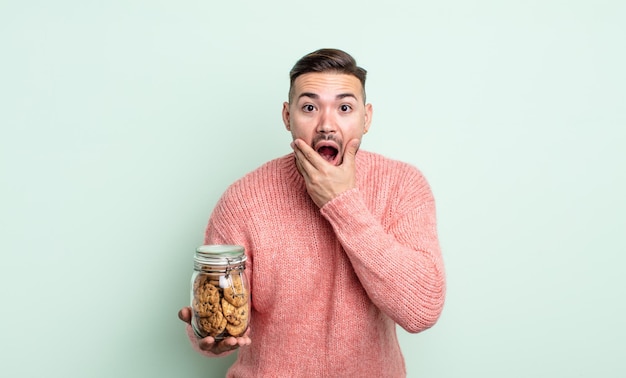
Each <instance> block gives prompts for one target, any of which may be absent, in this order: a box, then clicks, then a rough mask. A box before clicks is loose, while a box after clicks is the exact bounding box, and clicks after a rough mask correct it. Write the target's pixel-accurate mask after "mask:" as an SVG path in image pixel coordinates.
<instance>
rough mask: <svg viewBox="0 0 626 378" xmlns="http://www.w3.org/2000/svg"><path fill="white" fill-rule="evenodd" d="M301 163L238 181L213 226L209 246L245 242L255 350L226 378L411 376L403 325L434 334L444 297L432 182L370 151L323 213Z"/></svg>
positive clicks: (271, 166) (267, 168) (277, 163)
mask: <svg viewBox="0 0 626 378" xmlns="http://www.w3.org/2000/svg"><path fill="white" fill-rule="evenodd" d="M294 159H295V158H294V156H293V154H289V155H286V156H283V157H280V158H277V159H275V160H272V161H270V162H268V163H266V164H264V165H263V166H261V167H260V168H258V169H256V170H255V171H253V172H251V173H249V174H247V175H246V176H244V177H243V178H241V179H240V180H238V181H237V182H235V183H234V184H232V185H231V186H230V187H229V188H228V189H227V190H226V192H225V193H224V195H223V196H222V197H221V199H220V200H219V201H218V203H217V205H216V206H215V208H214V210H213V213H212V215H211V217H210V219H209V224H208V226H207V229H206V234H205V243H206V244H239V245H242V246H244V247H245V250H246V254H247V256H248V263H247V267H246V274H247V277H248V278H249V284H250V292H251V301H252V309H251V314H250V333H249V336H250V338H251V340H252V344H251V345H249V346H245V347H242V348H240V349H239V352H238V353H239V354H238V356H237V360H236V361H235V363H234V364H233V366H232V367H231V368H230V370H229V371H228V377H255V378H258V377H404V376H406V368H405V364H404V358H403V356H402V352H401V350H400V346H399V344H398V339H397V335H396V324H398V325H400V326H401V327H402V328H404V329H405V330H406V331H408V332H411V333H417V332H420V331H423V330H425V329H428V328H429V327H431V326H433V325H434V324H435V322H436V321H437V319H438V318H439V315H440V313H441V311H442V308H443V303H444V296H445V275H444V267H443V260H442V256H441V251H440V248H439V242H438V238H437V229H436V220H435V203H434V199H433V196H432V192H431V189H430V187H429V185H428V183H427V181H426V179H425V178H424V177H423V176H422V174H421V173H420V171H419V170H417V169H416V168H414V167H412V166H410V165H408V164H406V163H402V162H398V161H395V160H391V159H388V158H386V157H383V156H381V155H378V154H374V153H371V152H367V151H363V150H361V151H359V152H358V153H357V155H356V161H355V164H356V176H357V177H356V179H357V187H356V188H355V189H351V190H349V191H347V192H344V193H342V194H340V195H339V196H337V197H336V198H334V199H332V200H331V201H329V202H328V203H326V204H325V205H324V206H323V207H322V208H321V209H320V208H318V207H317V206H316V205H315V204H314V203H313V201H312V200H311V199H310V197H309V195H308V194H307V191H306V186H305V182H304V179H303V178H302V176H301V175H300V174H299V172H298V170H297V168H296V165H295V160H294ZM188 331H189V329H188ZM189 334H190V340H191V342H192V344H193V345H194V347H195V348H196V350H199V349H198V348H197V340H196V339H195V336H193V333H191V332H189ZM202 353H204V354H206V355H210V354H209V353H206V352H202Z"/></svg>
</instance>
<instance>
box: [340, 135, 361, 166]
mask: <svg viewBox="0 0 626 378" xmlns="http://www.w3.org/2000/svg"><path fill="white" fill-rule="evenodd" d="M360 145H361V141H359V140H358V139H352V140H351V141H350V142H349V143H348V147H347V148H346V151H345V152H344V154H343V161H344V163H346V162H347V163H349V164H351V165H353V164H354V159H355V158H356V152H357V151H358V150H359V146H360Z"/></svg>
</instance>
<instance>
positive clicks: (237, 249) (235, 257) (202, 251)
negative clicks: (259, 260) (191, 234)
mask: <svg viewBox="0 0 626 378" xmlns="http://www.w3.org/2000/svg"><path fill="white" fill-rule="evenodd" d="M244 252H245V249H244V247H242V246H240V245H228V244H212V245H202V246H200V247H198V248H196V254H195V256H194V261H195V263H196V264H203V265H218V266H229V265H237V264H241V263H242V262H244V261H246V260H247V256H246V255H245V253H244Z"/></svg>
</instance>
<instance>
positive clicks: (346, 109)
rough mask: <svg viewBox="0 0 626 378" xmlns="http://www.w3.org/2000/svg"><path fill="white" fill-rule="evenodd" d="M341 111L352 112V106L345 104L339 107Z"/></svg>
mask: <svg viewBox="0 0 626 378" xmlns="http://www.w3.org/2000/svg"><path fill="white" fill-rule="evenodd" d="M339 109H340V110H341V111H342V112H349V111H350V110H352V106H350V105H348V104H343V105H341V106H340V107H339Z"/></svg>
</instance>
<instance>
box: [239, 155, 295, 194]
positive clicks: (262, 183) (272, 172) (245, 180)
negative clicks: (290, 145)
mask: <svg viewBox="0 0 626 378" xmlns="http://www.w3.org/2000/svg"><path fill="white" fill-rule="evenodd" d="M290 166H294V167H293V169H291V167H290ZM292 171H296V169H295V164H294V163H293V154H288V155H284V156H280V157H277V158H274V159H272V160H269V161H266V162H265V163H263V164H261V165H260V166H258V167H257V168H255V169H253V170H252V171H250V172H248V173H246V174H245V175H244V176H242V177H241V178H239V179H238V180H236V181H235V182H233V183H232V184H231V185H230V186H229V188H228V190H227V192H232V191H241V190H244V191H252V192H255V191H258V190H259V189H260V188H263V187H267V186H268V185H269V186H271V185H273V184H275V183H277V182H281V181H283V180H286V179H288V178H289V176H290V175H292ZM296 172H297V171H296Z"/></svg>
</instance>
